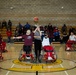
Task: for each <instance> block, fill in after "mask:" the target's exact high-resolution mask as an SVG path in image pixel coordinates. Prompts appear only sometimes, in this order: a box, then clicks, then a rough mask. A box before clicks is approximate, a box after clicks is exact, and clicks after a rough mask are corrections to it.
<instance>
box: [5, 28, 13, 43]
mask: <svg viewBox="0 0 76 75" xmlns="http://www.w3.org/2000/svg"><path fill="white" fill-rule="evenodd" d="M6 34H7V37H8V43H10V42H11V36H12V31H11V30H10V29H8V30H7V32H6Z"/></svg>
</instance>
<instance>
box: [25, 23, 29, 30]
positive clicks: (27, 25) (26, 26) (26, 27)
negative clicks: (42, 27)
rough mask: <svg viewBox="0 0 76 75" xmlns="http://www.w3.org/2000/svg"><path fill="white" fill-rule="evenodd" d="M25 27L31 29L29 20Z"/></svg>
mask: <svg viewBox="0 0 76 75" xmlns="http://www.w3.org/2000/svg"><path fill="white" fill-rule="evenodd" d="M24 28H25V29H26V30H27V29H30V24H29V23H28V22H27V23H26V25H25V26H24Z"/></svg>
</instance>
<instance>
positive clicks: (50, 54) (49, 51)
mask: <svg viewBox="0 0 76 75" xmlns="http://www.w3.org/2000/svg"><path fill="white" fill-rule="evenodd" d="M42 47H43V51H44V52H45V53H44V54H43V58H44V61H46V62H55V61H56V59H57V55H56V53H55V50H54V48H53V46H51V45H50V42H49V38H48V36H47V34H46V35H45V37H44V38H43V41H42Z"/></svg>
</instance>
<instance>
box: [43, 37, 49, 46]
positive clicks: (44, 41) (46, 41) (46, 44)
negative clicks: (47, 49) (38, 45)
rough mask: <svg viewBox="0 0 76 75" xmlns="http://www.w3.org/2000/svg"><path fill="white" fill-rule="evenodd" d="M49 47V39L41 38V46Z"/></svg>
mask: <svg viewBox="0 0 76 75" xmlns="http://www.w3.org/2000/svg"><path fill="white" fill-rule="evenodd" d="M48 45H50V42H49V38H45V37H44V38H43V41H42V46H48Z"/></svg>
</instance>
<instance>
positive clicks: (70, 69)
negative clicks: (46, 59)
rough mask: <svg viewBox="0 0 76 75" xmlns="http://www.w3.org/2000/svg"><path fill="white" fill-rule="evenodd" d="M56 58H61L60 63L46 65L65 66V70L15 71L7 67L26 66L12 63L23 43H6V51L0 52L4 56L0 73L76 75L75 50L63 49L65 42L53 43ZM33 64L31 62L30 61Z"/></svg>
mask: <svg viewBox="0 0 76 75" xmlns="http://www.w3.org/2000/svg"><path fill="white" fill-rule="evenodd" d="M53 46H54V48H55V51H56V54H57V59H58V60H61V61H62V63H60V64H58V65H51V66H50V65H48V66H46V67H54V68H57V67H60V68H65V70H63V71H60V70H59V69H57V70H55V71H51V72H49V71H48V70H49V69H47V70H46V72H42V73H36V72H32V73H31V72H17V71H10V70H9V68H13V67H14V68H16V67H18V68H21V70H22V68H25V67H27V66H23V67H22V66H21V65H17V64H15V63H13V61H14V60H16V59H18V57H19V53H20V50H21V48H22V47H23V44H14V43H11V44H7V50H8V52H5V53H3V54H2V56H3V57H4V59H3V61H0V67H1V69H0V75H29V74H31V75H76V51H65V44H53ZM32 64H33V63H32Z"/></svg>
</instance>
